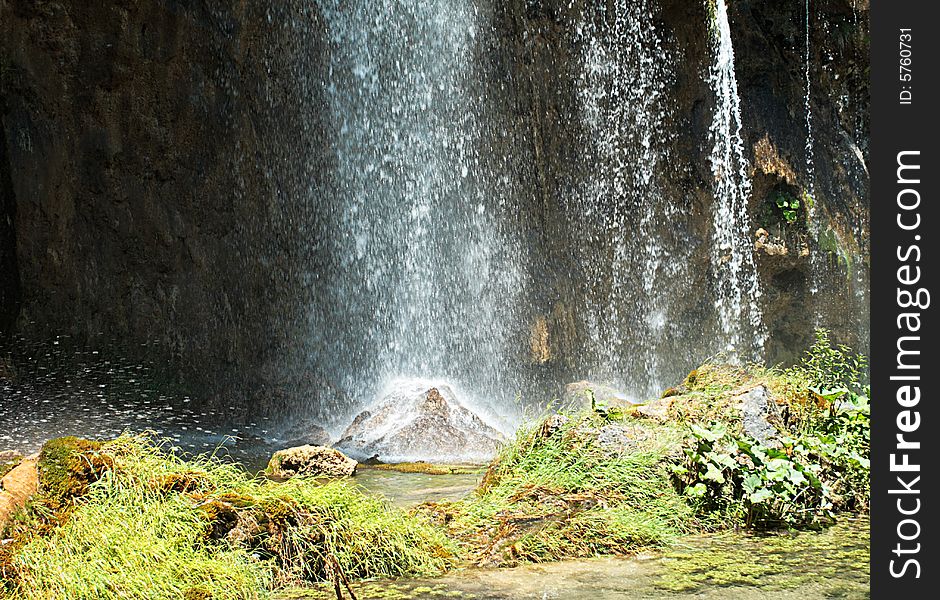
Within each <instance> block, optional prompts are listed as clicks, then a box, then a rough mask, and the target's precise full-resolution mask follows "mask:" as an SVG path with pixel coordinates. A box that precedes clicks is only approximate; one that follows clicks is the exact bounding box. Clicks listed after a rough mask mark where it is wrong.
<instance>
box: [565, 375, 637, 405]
mask: <svg viewBox="0 0 940 600" xmlns="http://www.w3.org/2000/svg"><path fill="white" fill-rule="evenodd" d="M632 404H633V403H632V402H631V401H630V399H629V398H628V397H627V396H626V395H625V394H624V393H623V392H621V391H619V390H617V389H614V388H612V387H610V386H608V385H602V384H599V383H594V382H592V381H576V382H574V383H569V384H568V385H566V386H565V393H564V394H563V395H562V397H561V408H562V409H563V410H573V411H578V410H582V409H586V408H603V407H614V406H630V405H632Z"/></svg>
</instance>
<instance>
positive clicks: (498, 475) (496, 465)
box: [418, 412, 694, 565]
mask: <svg viewBox="0 0 940 600" xmlns="http://www.w3.org/2000/svg"><path fill="white" fill-rule="evenodd" d="M610 423H611V422H610V420H609V417H604V416H601V415H599V414H598V413H594V412H586V413H581V414H578V415H574V416H572V417H570V418H569V419H568V421H567V422H565V423H563V424H562V425H560V426H558V427H548V426H546V425H544V424H538V425H536V426H534V427H532V428H531V429H525V430H522V431H520V432H519V433H518V434H517V436H516V438H515V439H514V440H513V442H511V443H510V444H508V445H507V446H506V447H505V448H504V449H503V450H502V452H501V453H500V455H499V456H498V457H497V458H496V460H495V461H494V462H493V463H492V465H491V466H490V468H489V469H488V471H487V474H486V476H485V477H484V479H483V482H482V483H481V485H480V487H479V489H478V490H477V491H476V493H475V494H474V495H472V496H470V497H468V498H465V499H463V500H460V501H458V502H451V503H448V502H443V503H429V504H425V505H423V506H422V507H419V509H418V511H419V512H421V513H423V514H427V515H429V516H430V517H431V518H433V519H434V520H435V522H437V523H439V524H440V525H441V526H443V527H446V528H447V531H448V532H449V533H450V535H452V536H453V537H454V538H456V539H457V540H458V541H459V542H460V544H461V550H462V552H461V554H462V556H463V557H464V558H465V559H467V560H469V561H471V562H473V563H476V564H481V565H515V564H519V563H522V562H539V561H545V560H557V559H560V558H576V557H589V556H595V555H598V554H607V555H611V554H613V555H624V554H630V553H632V552H636V551H637V550H640V549H642V548H647V547H655V546H661V545H665V544H667V543H669V542H670V541H671V540H673V539H675V538H676V536H678V535H680V534H682V533H683V532H686V531H690V530H692V529H693V528H694V527H693V521H694V519H693V517H692V514H691V511H690V509H689V507H688V505H687V504H686V503H685V502H684V500H683V499H682V498H681V496H680V495H679V494H678V493H677V492H676V490H675V489H674V488H673V486H672V483H671V479H670V477H671V476H670V474H669V472H668V470H667V468H666V462H667V461H666V458H667V457H668V456H669V455H670V454H671V453H672V452H674V451H675V450H676V448H677V447H678V445H679V440H680V434H679V433H678V432H677V431H676V430H674V429H672V428H670V427H664V426H650V425H644V427H650V428H655V430H652V429H651V430H649V431H646V433H647V434H648V435H645V436H643V437H642V439H639V440H638V441H637V444H638V447H637V448H635V449H633V450H631V451H630V452H627V453H624V454H622V455H612V454H610V453H608V452H605V451H604V450H603V449H602V448H600V447H599V446H597V445H596V443H595V442H594V440H595V439H596V435H597V430H598V429H599V428H601V427H604V426H605V425H608V424H610ZM622 424H624V425H636V424H635V423H634V422H632V421H629V420H628V421H624V422H623V423H622Z"/></svg>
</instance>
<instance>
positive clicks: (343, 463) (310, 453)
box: [267, 445, 357, 479]
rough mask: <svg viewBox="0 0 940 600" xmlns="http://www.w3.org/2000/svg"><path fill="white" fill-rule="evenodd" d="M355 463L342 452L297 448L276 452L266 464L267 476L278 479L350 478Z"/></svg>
mask: <svg viewBox="0 0 940 600" xmlns="http://www.w3.org/2000/svg"><path fill="white" fill-rule="evenodd" d="M356 465H357V463H356V461H354V460H353V459H351V458H349V457H348V456H345V455H344V454H343V453H342V452H340V451H338V450H334V449H333V448H326V447H324V446H309V445H308V446H298V447H296V448H287V449H286V450H278V451H277V452H275V453H274V456H272V457H271V460H270V462H269V463H268V470H267V474H268V475H269V476H271V477H276V478H279V479H290V478H291V477H350V476H352V475H354V474H355V473H356Z"/></svg>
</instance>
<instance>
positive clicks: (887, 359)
mask: <svg viewBox="0 0 940 600" xmlns="http://www.w3.org/2000/svg"><path fill="white" fill-rule="evenodd" d="M935 6H936V3H935V2H931V1H929V0H924V1H912V0H894V1H891V0H875V1H873V2H871V12H870V16H871V25H870V27H871V146H870V148H871V163H870V174H871V194H872V196H871V223H872V226H871V233H872V245H871V248H872V294H871V303H872V306H871V308H872V312H871V315H872V316H871V332H872V337H871V340H872V345H871V359H872V360H871V364H872V367H871V372H872V396H873V397H872V511H871V512H872V517H871V523H872V526H871V527H872V532H871V533H872V539H871V543H872V545H871V586H872V597H873V598H892V599H897V598H928V597H931V598H934V597H937V596H936V594H938V593H940V588H938V586H937V583H938V580H940V564H938V563H937V560H936V559H937V552H936V550H935V547H936V545H937V544H940V534H938V530H937V515H938V512H940V507H938V506H937V505H936V500H935V498H931V496H933V495H934V494H935V493H936V492H933V490H935V489H936V488H937V484H938V481H937V467H936V463H937V458H938V457H937V450H938V448H940V444H938V443H937V440H938V439H940V420H938V414H937V412H938V411H937V409H936V402H935V401H934V399H933V396H934V395H935V390H936V389H937V387H938V386H937V383H938V382H940V370H938V369H937V367H938V366H940V364H938V362H937V360H936V357H937V356H938V355H940V354H938V352H937V351H936V350H935V349H934V348H935V347H936V345H937V344H938V343H940V337H938V331H937V317H935V316H934V313H935V312H936V311H935V310H934V309H933V308H929V307H927V306H929V302H927V301H926V299H927V295H926V294H929V293H930V292H933V291H935V290H938V288H937V286H936V281H937V273H938V272H940V253H938V252H937V251H936V240H938V239H940V233H938V232H937V231H935V230H936V229H938V228H940V211H937V210H933V208H934V205H935V203H937V202H940V195H938V192H940V186H938V183H937V182H938V181H940V160H938V157H940V152H938V151H937V150H936V149H935V148H934V146H936V145H937V144H938V141H940V140H938V138H937V119H938V116H937V111H938V110H940V95H938V94H937V85H936V84H935V82H934V77H935V75H936V72H937V69H936V61H937V60H938V59H940V30H938V27H940V22H938V20H937V19H936V18H935V17H934V13H935V12H936V8H935ZM902 30H909V31H902ZM904 34H909V35H910V39H907V38H902V37H901V36H902V35H904ZM901 42H906V43H907V44H909V46H910V48H905V47H904V46H903V45H902V44H901ZM902 50H909V51H910V55H909V58H910V64H909V65H905V64H903V63H904V62H906V61H903V60H902V59H904V58H908V55H907V52H902ZM905 67H906V69H909V70H906V69H905ZM906 75H909V77H906ZM908 94H909V96H908ZM901 153H905V154H901ZM899 159H900V160H901V161H902V162H904V164H905V165H908V166H910V167H912V168H906V169H903V170H902V171H900V173H899V171H898V161H899ZM914 165H918V166H919V167H920V168H919V169H914V168H913V166H914ZM899 175H900V178H901V179H902V180H904V181H902V182H900V183H899V181H898V179H899ZM918 197H919V202H918ZM899 198H900V200H901V202H902V203H903V204H905V205H906V206H907V207H908V208H900V207H899V205H898V200H899ZM918 218H919V219H920V220H919V221H918ZM899 219H900V222H899ZM901 225H903V226H904V227H909V228H910V229H904V228H902V227H901ZM914 225H917V226H916V227H915V226H914ZM918 269H919V271H918ZM917 275H920V277H919V278H917ZM919 290H927V291H926V293H925V292H921V291H919ZM907 293H910V294H911V296H910V297H908V295H907ZM918 294H919V295H918ZM917 299H920V300H921V301H922V302H920V304H923V305H924V306H925V307H924V308H920V307H917V306H909V307H903V306H902V305H903V304H906V303H908V302H910V301H912V300H913V301H914V302H917ZM936 301H940V296H938V297H937V298H936ZM905 314H906V315H913V314H917V318H915V317H913V316H908V317H904V316H902V315H905ZM917 326H919V328H918V329H917V330H916V331H914V330H913V329H914V328H915V327H917ZM902 338H903V339H902ZM899 340H900V342H899ZM899 343H900V344H901V347H902V349H903V350H904V351H905V352H908V353H906V354H901V355H899V353H898V344H899ZM917 352H919V354H916V353H917ZM899 363H903V364H902V365H900V366H899ZM899 376H900V377H907V378H909V379H898V377H899ZM916 377H919V378H920V379H915V378H916ZM905 386H911V387H910V388H909V389H908V388H906V387H905ZM914 388H917V389H919V392H920V397H919V399H918V398H917V397H916V391H915V389H914ZM918 419H919V421H918ZM898 434H902V435H903V436H904V442H906V443H908V444H909V445H908V446H907V448H900V449H899V448H898V445H899V441H898V438H897V435H898ZM914 444H919V445H920V446H919V448H915V447H914ZM892 461H893V462H894V463H895V467H894V469H892ZM905 461H907V462H908V463H909V464H911V465H917V466H918V469H919V470H913V467H909V468H910V469H911V470H899V469H903V468H904V467H903V466H900V465H903V463H904V462H905ZM899 477H900V479H898V478H899ZM918 477H919V479H917V478H918ZM905 488H910V490H906V489H905ZM901 511H907V512H909V513H911V514H907V515H905V514H902V512H901ZM905 537H907V538H909V539H904V538H905ZM892 561H893V562H892ZM909 561H911V562H909ZM892 571H893V572H894V575H892ZM897 575H900V576H897ZM899 594H900V595H899Z"/></svg>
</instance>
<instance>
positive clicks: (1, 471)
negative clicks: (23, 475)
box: [0, 455, 23, 477]
mask: <svg viewBox="0 0 940 600" xmlns="http://www.w3.org/2000/svg"><path fill="white" fill-rule="evenodd" d="M21 462H23V457H22V456H19V455H17V456H11V457H10V458H9V459H0V477H3V476H4V475H6V474H7V473H9V472H10V471H12V470H13V469H15V468H16V467H17V465H19V464H20V463H21Z"/></svg>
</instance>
